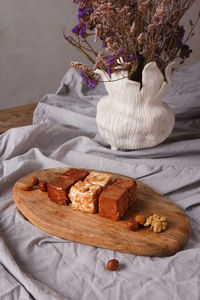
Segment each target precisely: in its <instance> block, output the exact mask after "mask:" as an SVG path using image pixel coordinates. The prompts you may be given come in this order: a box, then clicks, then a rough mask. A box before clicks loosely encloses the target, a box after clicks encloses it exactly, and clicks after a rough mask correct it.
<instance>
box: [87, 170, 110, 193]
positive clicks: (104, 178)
mask: <svg viewBox="0 0 200 300" xmlns="http://www.w3.org/2000/svg"><path fill="white" fill-rule="evenodd" d="M85 182H88V183H90V184H94V185H99V186H101V187H102V188H103V189H104V188H105V187H106V186H107V185H108V184H109V183H111V182H112V175H111V174H109V173H103V172H91V173H90V174H89V175H88V176H87V177H86V179H85Z"/></svg>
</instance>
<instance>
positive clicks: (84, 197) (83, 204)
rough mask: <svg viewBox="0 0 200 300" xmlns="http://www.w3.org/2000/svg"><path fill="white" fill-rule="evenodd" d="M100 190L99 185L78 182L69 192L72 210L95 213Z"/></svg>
mask: <svg viewBox="0 0 200 300" xmlns="http://www.w3.org/2000/svg"><path fill="white" fill-rule="evenodd" d="M101 190H102V187H100V186H99V185H93V184H90V183H88V182H86V181H78V182H77V183H76V184H75V185H73V186H72V187H71V189H70V192H69V198H70V200H71V202H72V208H73V209H76V210H80V211H83V212H88V213H95V212H96V211H97V209H98V196H99V194H100V192H101Z"/></svg>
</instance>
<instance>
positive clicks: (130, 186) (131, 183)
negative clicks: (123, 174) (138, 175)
mask: <svg viewBox="0 0 200 300" xmlns="http://www.w3.org/2000/svg"><path fill="white" fill-rule="evenodd" d="M113 186H118V187H120V188H124V189H127V190H128V198H129V204H128V206H129V207H130V206H131V205H132V204H133V203H134V202H135V200H136V197H137V182H136V180H134V179H116V181H115V182H114V183H113Z"/></svg>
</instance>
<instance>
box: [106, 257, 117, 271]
mask: <svg viewBox="0 0 200 300" xmlns="http://www.w3.org/2000/svg"><path fill="white" fill-rule="evenodd" d="M118 266H119V262H118V260H117V259H110V260H109V261H108V262H107V269H108V270H109V271H115V270H117V268H118Z"/></svg>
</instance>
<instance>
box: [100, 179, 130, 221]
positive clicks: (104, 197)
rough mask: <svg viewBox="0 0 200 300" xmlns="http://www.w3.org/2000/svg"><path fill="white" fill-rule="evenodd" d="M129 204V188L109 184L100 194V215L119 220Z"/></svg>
mask: <svg viewBox="0 0 200 300" xmlns="http://www.w3.org/2000/svg"><path fill="white" fill-rule="evenodd" d="M128 205H129V197H128V190H127V189H124V188H121V187H119V186H117V185H115V186H114V185H108V186H107V187H106V188H105V190H104V191H103V192H102V193H101V194H100V196H99V215H100V216H101V217H104V218H108V219H111V220H113V221H118V220H119V219H121V218H122V217H123V215H124V213H125V212H126V210H127V208H128Z"/></svg>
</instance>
